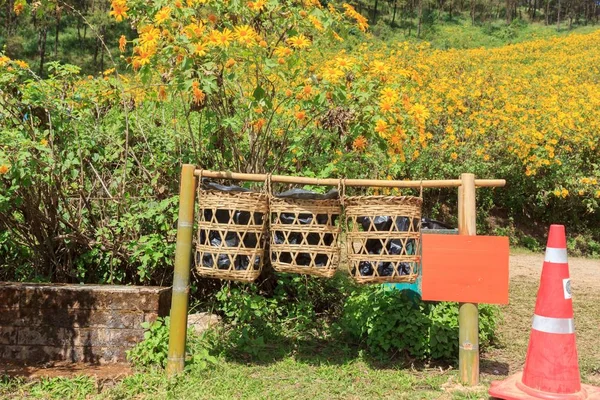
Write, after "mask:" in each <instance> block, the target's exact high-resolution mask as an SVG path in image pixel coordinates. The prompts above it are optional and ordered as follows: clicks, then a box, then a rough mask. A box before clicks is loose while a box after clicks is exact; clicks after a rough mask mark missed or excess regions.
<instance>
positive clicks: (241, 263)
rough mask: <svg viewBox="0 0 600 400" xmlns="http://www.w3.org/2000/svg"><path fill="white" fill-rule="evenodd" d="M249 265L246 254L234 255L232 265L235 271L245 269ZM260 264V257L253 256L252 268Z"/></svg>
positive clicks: (256, 267)
mask: <svg viewBox="0 0 600 400" xmlns="http://www.w3.org/2000/svg"><path fill="white" fill-rule="evenodd" d="M249 265H250V261H249V257H248V256H246V255H237V256H235V260H234V262H233V266H234V268H235V269H236V270H237V271H245V270H247V269H248V266H249ZM259 265H260V257H255V258H254V269H258V266H259Z"/></svg>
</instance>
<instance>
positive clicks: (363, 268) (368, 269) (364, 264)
mask: <svg viewBox="0 0 600 400" xmlns="http://www.w3.org/2000/svg"><path fill="white" fill-rule="evenodd" d="M358 272H359V273H360V275H361V276H372V275H373V265H371V263H370V262H369V261H361V262H360V263H359V264H358Z"/></svg>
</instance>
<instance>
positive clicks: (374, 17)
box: [373, 0, 379, 25]
mask: <svg viewBox="0 0 600 400" xmlns="http://www.w3.org/2000/svg"><path fill="white" fill-rule="evenodd" d="M378 3H379V0H375V7H374V8H373V25H375V24H376V23H377V4H378Z"/></svg>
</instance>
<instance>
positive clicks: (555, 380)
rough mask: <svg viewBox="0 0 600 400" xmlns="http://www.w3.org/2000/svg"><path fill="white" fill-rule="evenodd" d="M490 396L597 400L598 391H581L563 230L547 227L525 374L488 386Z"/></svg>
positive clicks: (584, 387) (583, 388)
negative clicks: (548, 229)
mask: <svg viewBox="0 0 600 400" xmlns="http://www.w3.org/2000/svg"><path fill="white" fill-rule="evenodd" d="M489 394H490V396H493V397H497V398H500V399H506V400H517V399H553V400H558V399H569V400H571V399H573V400H574V399H577V400H584V399H585V400H591V399H600V388H598V387H594V386H589V385H582V384H581V378H580V375H579V364H578V361H577V347H576V345H575V326H574V323H573V301H572V300H571V279H570V278H569V264H568V262H567V241H566V238H565V227H564V226H563V225H552V226H550V234H549V236H548V245H547V247H546V256H545V258H544V267H543V269H542V278H541V281H540V288H539V290H538V294H537V301H536V304H535V314H534V316H533V323H532V327H531V335H530V337H529V348H528V349H527V358H526V359H525V368H524V371H523V372H522V373H518V374H515V375H513V376H511V377H509V378H508V379H506V380H505V381H495V382H492V385H491V387H490V390H489Z"/></svg>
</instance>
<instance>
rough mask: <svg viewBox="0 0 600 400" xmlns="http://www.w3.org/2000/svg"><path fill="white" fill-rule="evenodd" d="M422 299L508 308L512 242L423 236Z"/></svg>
mask: <svg viewBox="0 0 600 400" xmlns="http://www.w3.org/2000/svg"><path fill="white" fill-rule="evenodd" d="M422 243H423V247H422V248H423V259H422V262H423V264H422V279H423V281H422V290H423V293H422V298H423V300H428V301H458V302H464V303H488V304H508V254H509V245H508V238H507V237H504V236H463V235H434V234H431V235H423V236H422Z"/></svg>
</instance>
